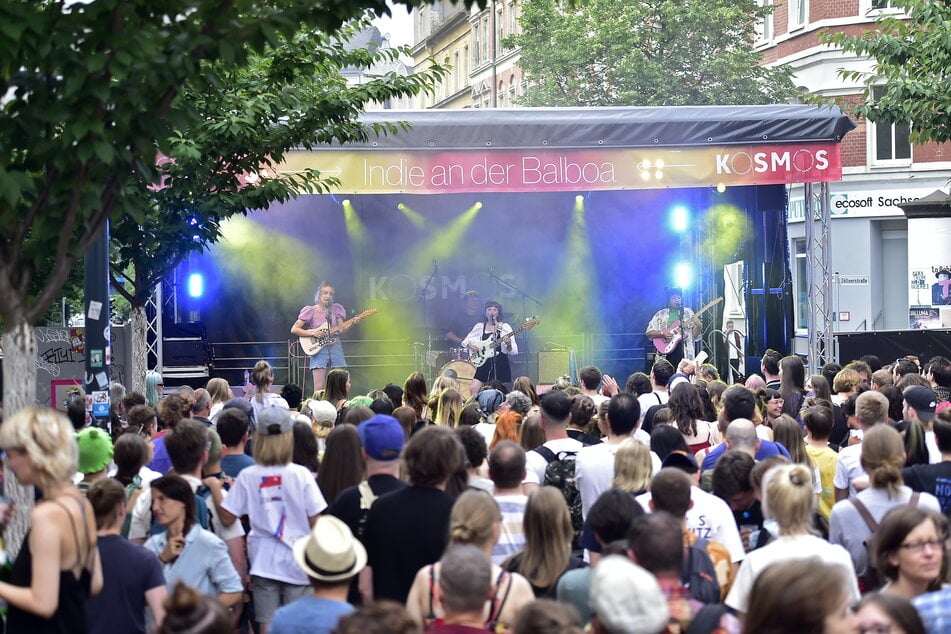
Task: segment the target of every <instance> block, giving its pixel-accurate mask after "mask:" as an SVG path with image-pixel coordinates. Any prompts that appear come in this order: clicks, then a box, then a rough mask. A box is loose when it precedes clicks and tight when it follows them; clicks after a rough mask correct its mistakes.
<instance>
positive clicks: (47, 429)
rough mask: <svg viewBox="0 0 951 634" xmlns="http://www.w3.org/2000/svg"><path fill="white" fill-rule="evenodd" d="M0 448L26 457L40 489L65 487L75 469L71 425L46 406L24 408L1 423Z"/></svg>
mask: <svg viewBox="0 0 951 634" xmlns="http://www.w3.org/2000/svg"><path fill="white" fill-rule="evenodd" d="M0 446H2V447H3V448H4V449H5V450H7V451H10V450H11V449H12V450H19V451H22V452H23V453H25V454H26V456H27V457H28V458H29V459H30V463H31V465H32V468H33V480H34V484H36V485H37V486H38V487H40V489H49V488H52V485H62V484H68V483H69V482H70V481H71V479H72V477H73V475H74V474H75V473H76V470H77V469H78V466H77V464H78V462H79V446H78V445H77V444H76V438H75V435H74V433H73V426H72V424H70V422H69V419H68V418H66V416H65V415H63V414H62V413H60V412H58V411H56V410H53V409H49V408H47V407H36V406H33V407H25V408H23V409H21V410H19V411H18V412H16V413H15V414H13V416H11V417H10V418H8V419H6V420H5V421H3V425H0Z"/></svg>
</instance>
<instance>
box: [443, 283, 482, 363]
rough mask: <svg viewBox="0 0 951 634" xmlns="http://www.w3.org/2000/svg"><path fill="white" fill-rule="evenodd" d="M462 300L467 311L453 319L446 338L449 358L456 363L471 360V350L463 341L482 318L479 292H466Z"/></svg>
mask: <svg viewBox="0 0 951 634" xmlns="http://www.w3.org/2000/svg"><path fill="white" fill-rule="evenodd" d="M462 298H463V300H464V302H465V310H464V311H463V312H460V313H458V314H456V316H455V317H454V318H453V319H452V321H451V322H450V324H451V325H450V329H449V331H448V332H446V335H445V337H444V339H445V340H446V342H447V347H448V349H449V352H450V354H449V357H450V359H452V360H454V361H459V360H462V361H465V360H467V359H468V358H469V349H468V348H466V347H465V346H464V345H463V343H462V340H463V339H465V336H466V334H467V333H468V332H469V330H470V329H471V328H472V324H473V322H474V321H475V320H476V319H478V318H479V317H480V312H481V309H482V300H481V298H480V297H479V291H466V292H465V294H463V296H462Z"/></svg>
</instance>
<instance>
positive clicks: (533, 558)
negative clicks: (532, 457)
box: [503, 486, 574, 588]
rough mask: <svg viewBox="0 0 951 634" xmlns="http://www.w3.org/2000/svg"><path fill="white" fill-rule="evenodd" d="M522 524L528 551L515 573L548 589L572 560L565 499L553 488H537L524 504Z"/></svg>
mask: <svg viewBox="0 0 951 634" xmlns="http://www.w3.org/2000/svg"><path fill="white" fill-rule="evenodd" d="M522 525H523V528H524V532H525V549H524V550H523V551H522V559H521V561H520V562H519V566H518V570H517V571H516V572H518V573H520V574H521V575H522V576H524V577H525V578H527V579H528V580H529V581H530V582H532V584H533V585H534V586H536V587H538V588H547V587H549V586H551V585H552V584H554V583H555V582H556V581H558V577H560V576H561V573H563V572H564V571H565V568H566V567H567V566H568V559H569V558H570V557H571V539H572V537H573V536H574V529H573V528H572V526H571V515H570V514H569V513H568V504H567V503H566V502H565V496H564V495H562V493H561V491H559V490H558V489H556V488H555V487H552V486H542V487H539V488H538V489H536V490H535V492H534V493H532V494H531V495H530V496H529V498H528V502H527V503H526V504H525V515H524V516H523V518H522ZM503 567H504V566H503Z"/></svg>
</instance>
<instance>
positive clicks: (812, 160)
mask: <svg viewBox="0 0 951 634" xmlns="http://www.w3.org/2000/svg"><path fill="white" fill-rule="evenodd" d="M304 169H316V170H318V171H320V172H321V173H322V174H324V175H326V176H333V177H336V178H338V179H339V180H340V187H339V188H338V190H337V191H339V192H341V193H379V194H384V193H409V194H445V193H465V192H484V191H495V192H537V191H552V192H554V191H579V190H612V189H658V188H670V187H703V186H713V187H715V186H717V185H721V184H722V185H726V186H731V185H770V184H780V183H804V182H809V183H819V182H831V181H837V180H841V178H842V162H841V155H840V151H839V145H838V144H836V143H808V144H796V145H777V144H773V145H770V144H763V145H755V146H753V145H750V146H721V147H705V148H683V149H671V148H657V149H653V148H650V149H603V150H598V149H588V150H485V151H479V150H453V151H431V152H430V151H380V150H367V151H364V150H353V149H343V150H327V151H322V152H294V153H291V154H288V155H287V157H286V161H285V162H284V164H282V165H281V166H280V167H279V171H282V172H295V171H301V170H304Z"/></svg>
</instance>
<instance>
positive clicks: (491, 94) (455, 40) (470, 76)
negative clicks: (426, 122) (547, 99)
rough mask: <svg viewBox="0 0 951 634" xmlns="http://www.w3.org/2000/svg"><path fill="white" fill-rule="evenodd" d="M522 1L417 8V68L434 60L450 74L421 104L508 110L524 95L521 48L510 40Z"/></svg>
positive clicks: (417, 104)
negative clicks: (480, 7)
mask: <svg viewBox="0 0 951 634" xmlns="http://www.w3.org/2000/svg"><path fill="white" fill-rule="evenodd" d="M519 7H520V0H493V1H492V2H489V4H488V5H487V6H486V8H485V9H482V10H479V9H478V8H477V7H474V8H473V9H472V10H467V9H465V8H464V7H462V6H460V5H456V4H454V3H452V2H450V1H449V0H440V1H439V2H436V3H434V4H431V5H425V6H422V7H419V8H415V9H413V11H412V17H413V42H414V44H413V49H412V50H413V62H414V67H415V68H416V69H417V70H423V69H426V68H429V67H430V66H431V65H432V63H433V60H436V61H437V62H438V63H440V64H443V65H445V66H448V67H449V68H450V72H449V74H448V75H447V77H445V78H444V79H443V81H442V82H440V84H439V85H438V86H437V88H436V91H435V93H434V94H431V95H421V96H420V97H418V98H417V99H416V102H415V103H414V107H417V108H449V109H452V108H457V109H458V108H509V107H514V106H515V105H516V99H517V97H518V96H519V95H520V94H521V93H522V91H523V86H522V73H521V70H520V69H519V68H518V49H517V48H515V47H512V46H510V45H508V43H507V41H506V38H507V37H508V36H510V35H514V34H516V33H518V28H519V26H518V24H519V21H518V17H519Z"/></svg>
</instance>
